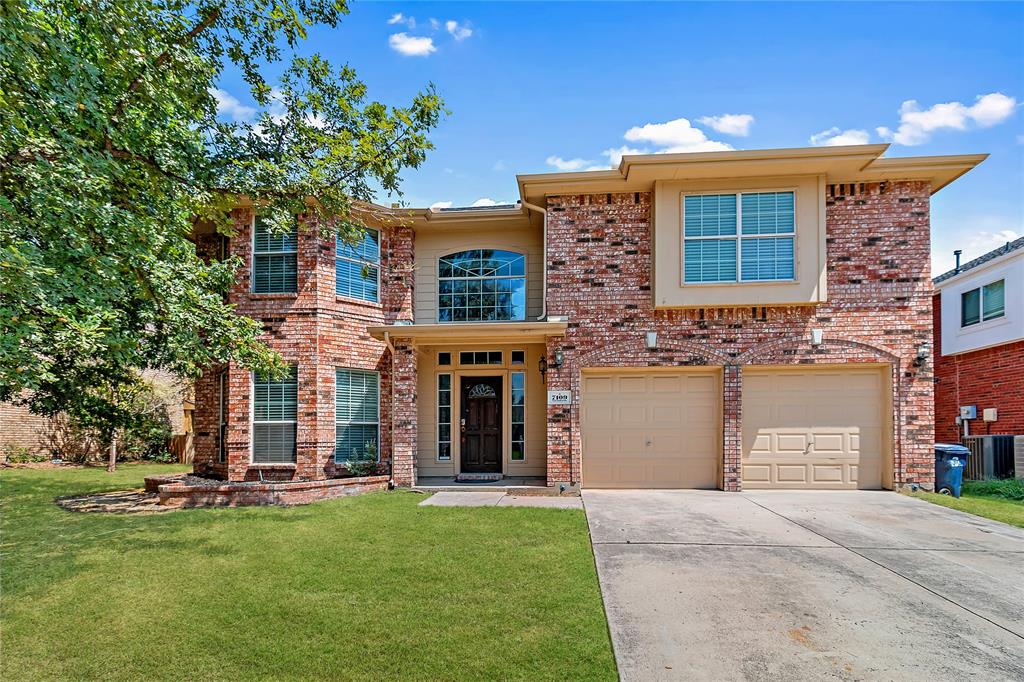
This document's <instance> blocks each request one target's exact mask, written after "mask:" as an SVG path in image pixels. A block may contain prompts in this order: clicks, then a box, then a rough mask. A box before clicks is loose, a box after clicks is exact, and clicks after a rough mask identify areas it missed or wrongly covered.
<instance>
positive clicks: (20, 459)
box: [3, 445, 49, 464]
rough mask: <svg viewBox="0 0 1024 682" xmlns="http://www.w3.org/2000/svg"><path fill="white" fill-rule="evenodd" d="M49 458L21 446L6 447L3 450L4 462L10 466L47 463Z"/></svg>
mask: <svg viewBox="0 0 1024 682" xmlns="http://www.w3.org/2000/svg"><path fill="white" fill-rule="evenodd" d="M48 459H49V457H47V456H46V455H43V454H40V453H38V452H32V451H31V450H29V449H28V448H26V447H24V446H21V445H5V446H4V450H3V461H5V462H7V463H8V464H31V463H36V462H45V461H46V460H48Z"/></svg>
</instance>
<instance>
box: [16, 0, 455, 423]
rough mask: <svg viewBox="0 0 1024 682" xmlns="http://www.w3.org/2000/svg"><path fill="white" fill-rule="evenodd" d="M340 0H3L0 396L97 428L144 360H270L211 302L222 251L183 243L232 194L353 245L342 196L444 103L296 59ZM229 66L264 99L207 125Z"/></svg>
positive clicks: (389, 166)
mask: <svg viewBox="0 0 1024 682" xmlns="http://www.w3.org/2000/svg"><path fill="white" fill-rule="evenodd" d="M347 11H348V10H347V7H346V4H345V3H344V2H342V1H339V0H246V1H237V2H231V1H226V0H221V1H214V0H200V1H198V2H196V1H188V2H179V1H175V0H156V1H154V0H109V1H101V0H32V1H29V0H0V291H2V300H0V400H10V399H19V397H20V399H27V400H28V401H29V403H30V406H31V407H32V408H33V409H34V410H35V411H38V412H42V413H47V414H54V413H57V412H60V411H66V412H68V413H69V414H72V415H74V416H79V417H83V418H88V420H89V421H90V423H96V424H97V425H98V426H100V427H101V428H102V429H103V430H105V431H106V432H107V433H108V434H109V433H111V432H112V431H113V430H114V429H117V428H119V427H120V426H123V425H125V423H126V422H127V421H128V420H130V419H132V414H131V410H130V409H129V408H128V407H126V406H125V405H124V404H123V403H124V401H120V402H119V401H118V400H116V399H115V398H114V397H113V396H116V395H118V394H119V393H123V392H124V390H125V389H127V388H128V387H130V386H132V385H133V384H135V383H136V382H137V381H138V377H139V372H140V371H141V370H144V369H149V368H159V369H165V370H169V371H172V372H175V373H177V374H179V375H183V376H187V377H194V376H197V375H198V374H199V373H200V372H201V371H202V369H203V368H204V367H207V366H209V365H210V364H212V363H222V362H226V361H234V362H237V363H240V364H241V365H242V366H244V367H247V368H250V369H253V370H255V371H259V372H265V373H271V374H274V373H277V372H280V371H281V370H282V369H283V363H282V361H281V359H280V358H279V357H278V356H277V355H276V354H275V353H273V352H271V351H270V350H269V349H268V348H267V347H266V346H265V345H264V344H262V343H261V342H260V340H259V338H258V337H259V334H260V331H261V328H260V325H259V324H258V323H257V322H255V321H254V320H251V319H248V318H245V317H241V316H239V315H237V314H235V313H234V312H233V310H232V307H231V306H230V305H228V304H227V303H226V302H225V297H224V295H225V293H226V292H227V291H228V289H229V287H230V285H231V283H232V282H233V280H234V277H235V270H236V268H237V267H238V266H239V262H238V261H237V259H232V260H229V261H226V262H213V263H204V262H203V261H202V260H200V259H199V258H198V257H197V255H196V253H195V248H194V246H193V244H192V243H191V242H190V241H189V236H190V234H191V232H192V230H193V225H194V223H195V221H196V220H203V221H208V222H211V223H213V224H214V225H215V226H216V227H217V229H218V230H220V231H222V232H224V233H228V232H229V231H230V229H231V227H230V221H229V211H230V209H231V208H232V207H234V206H237V202H238V201H239V199H240V198H243V197H244V198H247V199H248V200H251V201H253V202H255V204H256V205H257V206H258V207H259V210H261V211H262V212H263V213H264V214H265V215H266V216H267V218H268V220H269V221H270V224H271V225H272V226H274V228H275V229H287V228H288V227H290V226H291V225H292V224H294V220H295V216H296V215H297V214H300V213H305V214H307V215H309V214H312V218H313V220H312V221H311V222H312V223H314V224H319V225H322V226H327V225H332V226H333V225H334V224H335V223H334V222H332V221H334V220H337V221H338V222H337V224H340V225H341V226H342V228H341V230H342V233H343V237H344V238H347V239H352V238H354V233H355V232H356V231H358V228H357V227H354V226H353V225H354V223H353V222H350V217H351V216H352V210H353V205H354V202H359V201H365V200H372V198H373V195H374V189H375V188H377V189H381V190H384V191H386V192H389V193H397V192H398V190H399V181H400V173H401V171H402V170H403V169H406V168H410V167H416V166H418V165H419V164H420V163H421V162H422V161H423V160H424V158H425V154H426V152H427V151H428V150H429V149H431V148H432V146H431V144H430V142H429V140H428V138H427V134H428V133H429V131H430V130H431V129H433V128H434V127H435V126H436V125H437V123H438V121H439V119H440V117H441V116H442V115H443V114H444V109H443V104H442V102H441V100H440V98H439V97H438V95H437V94H436V92H435V91H434V89H433V86H429V87H427V88H426V89H425V90H424V91H422V92H420V93H418V94H417V95H416V96H415V97H414V98H413V99H412V101H411V103H410V104H409V105H407V106H404V107H389V106H385V105H383V104H381V103H379V102H374V101H370V100H368V98H367V89H366V86H365V85H364V84H363V83H362V82H360V81H359V80H358V79H357V77H356V74H355V73H354V72H353V71H352V69H350V68H349V67H347V66H342V67H340V68H339V67H335V66H332V65H331V64H330V63H329V62H328V61H327V60H325V59H324V58H322V57H321V56H319V55H317V54H312V55H299V54H298V53H297V52H296V49H295V48H296V47H297V46H298V45H299V44H300V42H301V41H302V40H303V39H304V38H305V37H306V32H307V30H308V29H309V27H311V26H313V25H317V24H320V25H327V26H331V27H333V26H335V25H336V24H337V22H338V21H339V20H340V19H341V17H342V16H343V15H344V14H346V13H347ZM228 64H233V65H234V67H235V68H236V69H237V71H238V72H240V73H241V75H242V77H243V78H244V80H245V82H246V83H247V84H248V86H249V88H250V89H251V93H252V96H253V97H254V99H255V100H256V102H257V103H258V104H259V106H260V108H261V112H260V113H259V115H258V116H257V117H255V119H254V120H252V121H226V120H219V119H218V111H217V107H218V100H217V96H216V95H217V92H216V90H215V84H216V83H217V81H218V78H219V77H220V75H221V73H222V70H223V69H224V68H225V67H226V65H228ZM273 69H276V70H277V71H278V72H280V75H279V76H278V78H277V79H275V80H274V81H271V80H270V79H269V77H268V76H267V73H268V72H269V71H271V70H273ZM332 229H333V227H332ZM26 390H27V391H28V392H25V391H26ZM26 396H27V398H26Z"/></svg>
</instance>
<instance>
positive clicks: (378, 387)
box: [331, 366, 394, 464]
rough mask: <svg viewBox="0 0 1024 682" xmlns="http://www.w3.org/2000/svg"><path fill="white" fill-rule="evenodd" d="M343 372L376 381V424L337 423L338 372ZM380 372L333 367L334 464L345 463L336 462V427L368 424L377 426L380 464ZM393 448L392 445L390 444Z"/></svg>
mask: <svg viewBox="0 0 1024 682" xmlns="http://www.w3.org/2000/svg"><path fill="white" fill-rule="evenodd" d="M339 369H340V370H344V371H346V372H363V373H364V374H372V375H373V377H374V379H376V380H377V421H376V422H357V421H349V422H339V421H338V370H339ZM380 415H381V409H380V372H378V371H377V370H375V369H363V368H362V367H339V366H335V367H334V456H333V457H331V461H332V462H333V463H334V464H344V463H345V461H344V460H342V461H340V462H339V461H338V425H339V424H349V425H356V426H367V425H369V424H376V426H377V460H376V461H377V463H378V464H380V458H381V442H380ZM391 447H392V448H394V443H392V444H391Z"/></svg>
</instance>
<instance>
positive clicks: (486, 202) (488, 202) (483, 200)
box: [470, 197, 505, 207]
mask: <svg viewBox="0 0 1024 682" xmlns="http://www.w3.org/2000/svg"><path fill="white" fill-rule="evenodd" d="M503 203H505V202H504V201H495V200H494V199H490V198H488V197H480V198H479V199H477V200H476V201H474V202H473V203H472V204H470V206H473V207H480V206H497V205H498V204H503Z"/></svg>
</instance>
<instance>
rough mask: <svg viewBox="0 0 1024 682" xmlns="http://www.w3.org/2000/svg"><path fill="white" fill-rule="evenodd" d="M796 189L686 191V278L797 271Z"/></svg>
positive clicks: (759, 277)
mask: <svg viewBox="0 0 1024 682" xmlns="http://www.w3.org/2000/svg"><path fill="white" fill-rule="evenodd" d="M795 203H796V202H795V197H794V192H792V191H787V192H736V193H729V194H694V195H688V196H685V197H683V273H684V275H683V281H684V283H685V284H702V283H710V282H714V283H721V282H772V281H789V280H793V279H795V277H796V258H795V251H794V242H795V237H796V220H795V217H794V215H795Z"/></svg>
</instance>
